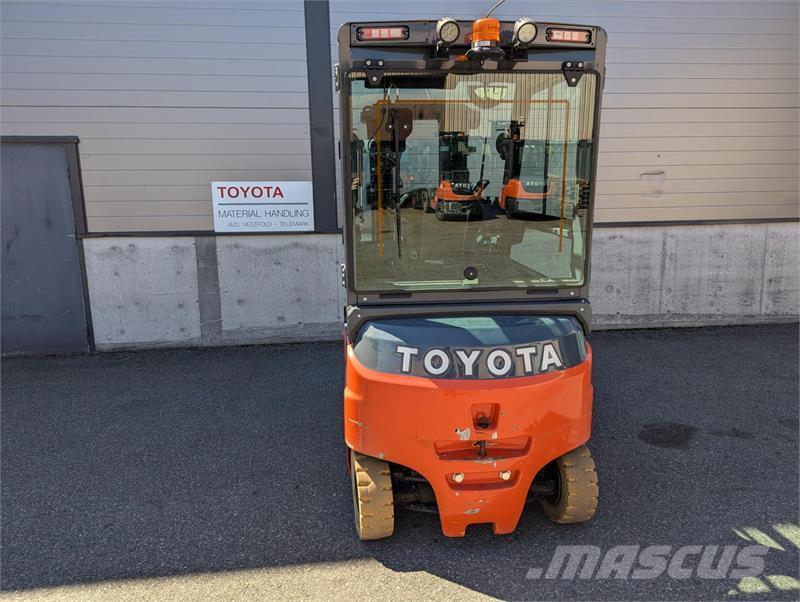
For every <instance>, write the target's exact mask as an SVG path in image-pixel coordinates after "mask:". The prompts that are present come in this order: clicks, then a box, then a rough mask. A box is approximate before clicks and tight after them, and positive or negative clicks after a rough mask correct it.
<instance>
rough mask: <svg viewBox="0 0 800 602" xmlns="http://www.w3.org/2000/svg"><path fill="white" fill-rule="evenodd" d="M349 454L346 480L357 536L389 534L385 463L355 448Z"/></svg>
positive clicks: (388, 483) (390, 503) (391, 508)
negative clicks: (351, 492) (349, 485)
mask: <svg viewBox="0 0 800 602" xmlns="http://www.w3.org/2000/svg"><path fill="white" fill-rule="evenodd" d="M351 457H352V460H351V465H350V481H351V483H352V486H353V511H354V514H355V521H356V532H357V533H358V538H359V539H361V540H368V539H383V538H384V537H389V536H390V535H391V534H392V533H393V532H394V498H393V495H392V477H391V472H390V470H389V464H388V463H386V462H384V461H383V460H378V459H377V458H371V457H369V456H363V455H361V454H357V453H355V452H353V453H352V454H351Z"/></svg>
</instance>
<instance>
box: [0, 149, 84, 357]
mask: <svg viewBox="0 0 800 602" xmlns="http://www.w3.org/2000/svg"><path fill="white" fill-rule="evenodd" d="M79 143H80V139H79V138H78V136H0V144H62V145H63V146H64V152H65V154H66V159H67V179H68V180H69V191H70V198H71V202H72V217H73V221H74V225H75V237H74V238H75V247H76V251H77V254H78V270H79V272H80V281H81V292H82V294H83V311H84V317H85V321H86V343H87V346H88V349H89V352H93V351H94V350H95V343H94V329H93V327H92V311H91V306H90V299H89V282H88V280H87V278H86V258H85V255H84V251H83V236H84V235H86V234H87V232H88V227H87V222H86V208H85V199H84V195H83V178H82V175H81V160H80V152H79V151H78V144H79Z"/></svg>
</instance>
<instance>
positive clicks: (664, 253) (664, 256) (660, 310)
mask: <svg viewBox="0 0 800 602" xmlns="http://www.w3.org/2000/svg"><path fill="white" fill-rule="evenodd" d="M659 269H660V270H661V273H660V274H659V277H658V291H659V292H658V313H659V314H663V313H664V274H665V273H666V271H667V230H666V228H665V229H664V230H663V231H662V232H661V264H660V267H659Z"/></svg>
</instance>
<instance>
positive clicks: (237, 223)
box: [211, 182, 314, 232]
mask: <svg viewBox="0 0 800 602" xmlns="http://www.w3.org/2000/svg"><path fill="white" fill-rule="evenodd" d="M211 198H212V200H213V205H214V231H215V232H310V231H313V230H314V199H313V194H312V191H311V182H212V183H211Z"/></svg>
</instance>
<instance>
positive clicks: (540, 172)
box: [495, 122, 553, 217]
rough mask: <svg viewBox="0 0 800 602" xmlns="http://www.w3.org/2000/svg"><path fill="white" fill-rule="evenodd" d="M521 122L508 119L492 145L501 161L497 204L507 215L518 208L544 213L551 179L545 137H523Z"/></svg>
mask: <svg viewBox="0 0 800 602" xmlns="http://www.w3.org/2000/svg"><path fill="white" fill-rule="evenodd" d="M524 128H525V125H524V124H521V123H517V122H512V123H511V126H510V127H509V131H508V132H503V133H502V134H500V135H499V136H498V137H497V140H496V142H495V146H496V148H497V152H498V154H499V155H500V157H501V158H502V159H503V160H504V161H505V167H504V169H503V189H502V191H501V192H500V199H499V205H500V209H502V210H503V211H504V212H505V214H506V215H507V216H508V217H514V216H515V215H518V214H519V213H520V212H524V213H526V214H527V215H538V216H545V215H547V197H548V196H549V195H550V193H551V192H552V191H553V183H552V182H551V181H550V180H549V178H548V177H547V168H548V165H547V164H548V161H547V160H548V150H549V149H548V144H547V141H539V140H536V141H526V140H525V138H524V137H523V135H522V130H523V129H524Z"/></svg>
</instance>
